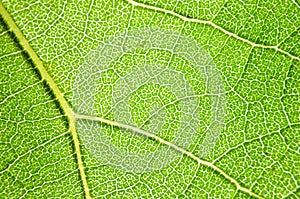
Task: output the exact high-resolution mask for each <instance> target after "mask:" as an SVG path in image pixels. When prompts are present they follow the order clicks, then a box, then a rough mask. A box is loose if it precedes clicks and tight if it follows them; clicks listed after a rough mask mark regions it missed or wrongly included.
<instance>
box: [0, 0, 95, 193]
mask: <svg viewBox="0 0 300 199" xmlns="http://www.w3.org/2000/svg"><path fill="white" fill-rule="evenodd" d="M0 14H1V16H2V18H3V19H4V21H5V23H6V24H7V26H8V27H9V29H10V31H12V32H13V33H14V35H15V37H16V38H17V40H18V41H19V44H20V45H21V46H22V48H23V50H25V51H26V53H27V54H28V55H29V57H30V58H31V60H32V62H33V64H34V65H35V67H36V68H37V70H38V71H39V73H40V75H41V77H42V80H43V81H45V82H46V83H47V84H48V86H49V88H50V89H51V91H52V92H53V94H54V95H55V97H56V99H57V101H58V102H59V104H60V106H61V108H62V110H63V111H64V112H65V114H66V117H67V118H68V121H69V125H70V132H71V135H72V138H73V142H74V148H75V153H76V158H77V164H78V168H79V171H80V176H81V180H82V184H83V188H84V191H85V197H86V198H91V197H90V193H89V188H88V184H87V180H86V175H85V171H84V166H83V161H82V158H81V152H80V145H79V139H78V136H77V133H76V128H75V118H74V116H73V111H72V109H71V107H70V105H69V104H68V102H67V101H66V99H65V98H64V95H63V93H62V92H61V91H60V90H59V88H58V86H57V85H56V83H55V82H54V80H53V79H52V77H51V76H50V75H49V74H48V72H47V70H46V69H45V67H44V65H43V62H42V61H41V59H40V58H39V57H38V56H37V54H36V53H35V51H34V50H33V49H32V47H31V46H30V44H29V42H28V40H27V39H26V38H25V36H24V35H23V33H22V32H21V30H20V29H19V27H18V26H17V25H16V23H15V22H14V20H13V19H12V17H11V16H10V14H9V13H8V12H7V10H6V9H5V7H4V5H3V4H2V2H0Z"/></svg>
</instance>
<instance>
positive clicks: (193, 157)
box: [74, 113, 263, 199]
mask: <svg viewBox="0 0 300 199" xmlns="http://www.w3.org/2000/svg"><path fill="white" fill-rule="evenodd" d="M74 116H75V118H77V119H84V120H91V121H97V122H102V123H105V124H109V125H111V126H116V127H119V128H122V129H126V130H130V131H133V132H135V133H138V134H140V135H144V136H146V137H148V138H152V139H154V140H156V141H158V142H160V143H162V144H164V145H166V146H169V147H171V148H173V149H174V150H176V151H178V152H180V153H182V154H185V155H186V156H188V157H190V158H192V159H194V160H195V161H197V162H198V164H201V165H204V166H207V167H209V168H212V169H213V170H214V171H216V172H218V173H219V174H221V175H222V176H223V177H224V178H226V179H227V180H229V181H230V182H231V183H233V184H234V185H235V186H236V187H237V189H238V190H240V191H243V192H245V193H247V194H249V195H250V196H253V197H255V198H259V199H262V198H263V197H261V196H259V195H258V194H256V193H253V192H252V191H251V190H249V189H247V188H245V187H243V186H242V185H240V184H239V182H238V181H236V180H235V179H234V178H233V177H231V176H229V175H228V174H226V173H225V172H224V171H223V170H222V169H220V168H219V167H217V166H216V165H214V164H213V163H211V162H207V161H205V160H202V159H200V158H198V157H197V156H195V155H194V154H193V153H191V152H189V151H187V150H185V149H184V148H181V147H179V146H177V145H175V144H173V143H172V142H169V141H166V140H164V139H162V138H161V137H159V136H157V135H155V134H153V133H150V132H147V131H145V130H142V129H140V128H137V127H134V126H130V125H127V124H122V123H119V122H115V121H111V120H108V119H105V118H101V117H96V116H89V115H82V114H78V113H74Z"/></svg>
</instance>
